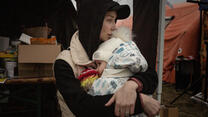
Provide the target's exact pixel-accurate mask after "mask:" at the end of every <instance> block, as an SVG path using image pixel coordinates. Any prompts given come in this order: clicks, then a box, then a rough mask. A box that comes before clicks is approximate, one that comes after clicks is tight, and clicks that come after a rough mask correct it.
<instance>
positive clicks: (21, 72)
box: [18, 63, 53, 78]
mask: <svg viewBox="0 0 208 117" xmlns="http://www.w3.org/2000/svg"><path fill="white" fill-rule="evenodd" d="M52 67H53V64H44V63H19V64H18V76H19V77H22V78H31V77H51V76H53V68H52Z"/></svg>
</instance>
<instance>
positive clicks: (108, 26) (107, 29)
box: [100, 11, 117, 41]
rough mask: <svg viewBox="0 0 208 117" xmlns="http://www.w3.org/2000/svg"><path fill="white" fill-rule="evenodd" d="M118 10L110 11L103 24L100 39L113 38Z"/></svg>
mask: <svg viewBox="0 0 208 117" xmlns="http://www.w3.org/2000/svg"><path fill="white" fill-rule="evenodd" d="M116 17H117V13H116V11H108V12H107V13H106V14H105V17H104V20H103V26H102V29H101V32H100V39H101V40H102V41H106V40H108V39H110V38H111V36H112V32H113V31H114V30H115V29H116Z"/></svg>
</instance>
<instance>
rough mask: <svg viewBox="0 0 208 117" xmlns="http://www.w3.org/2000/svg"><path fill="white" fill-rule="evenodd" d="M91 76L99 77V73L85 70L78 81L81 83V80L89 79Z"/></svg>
mask: <svg viewBox="0 0 208 117" xmlns="http://www.w3.org/2000/svg"><path fill="white" fill-rule="evenodd" d="M91 75H98V72H97V71H96V70H94V69H85V70H83V71H82V73H81V74H80V75H79V77H78V79H79V80H80V81H81V80H84V79H85V78H88V76H91Z"/></svg>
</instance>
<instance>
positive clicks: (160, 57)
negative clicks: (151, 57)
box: [157, 0, 166, 102]
mask: <svg viewBox="0 0 208 117" xmlns="http://www.w3.org/2000/svg"><path fill="white" fill-rule="evenodd" d="M165 4H166V0H160V5H159V7H160V10H159V24H158V46H157V48H158V54H157V57H158V58H157V74H158V79H159V80H158V88H157V100H158V101H159V102H161V94H162V73H163V55H164V31H165Z"/></svg>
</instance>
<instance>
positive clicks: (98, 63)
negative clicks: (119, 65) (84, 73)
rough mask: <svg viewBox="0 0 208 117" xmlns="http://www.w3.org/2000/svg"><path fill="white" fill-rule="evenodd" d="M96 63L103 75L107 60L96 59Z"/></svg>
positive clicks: (100, 73)
mask: <svg viewBox="0 0 208 117" xmlns="http://www.w3.org/2000/svg"><path fill="white" fill-rule="evenodd" d="M95 63H96V65H97V68H96V70H97V71H98V73H99V76H101V75H102V73H103V71H104V69H105V68H106V65H107V62H105V61H102V60H96V61H95Z"/></svg>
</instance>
